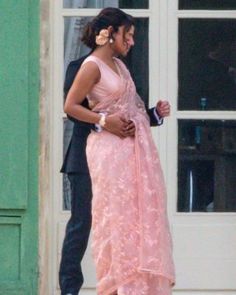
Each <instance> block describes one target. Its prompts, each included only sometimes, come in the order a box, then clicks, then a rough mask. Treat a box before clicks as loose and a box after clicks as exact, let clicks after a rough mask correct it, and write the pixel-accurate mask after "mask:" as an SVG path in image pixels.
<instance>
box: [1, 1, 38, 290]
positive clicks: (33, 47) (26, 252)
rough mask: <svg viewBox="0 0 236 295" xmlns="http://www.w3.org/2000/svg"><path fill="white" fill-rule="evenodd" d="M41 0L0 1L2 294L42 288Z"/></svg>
mask: <svg viewBox="0 0 236 295" xmlns="http://www.w3.org/2000/svg"><path fill="white" fill-rule="evenodd" d="M38 2H39V1H28V0H22V1H15V0H14V1H13V0H8V1H0V35H1V42H0V143H1V148H0V261H1V263H0V274H1V275H0V294H6V295H16V294H17V295H29V294H31V295H32V294H37V293H38V290H37V280H38V189H37V187H38V179H37V177H38V133H39V132H38V112H39V109H38V96H39V65H38V63H39V6H38V5H39V3H38Z"/></svg>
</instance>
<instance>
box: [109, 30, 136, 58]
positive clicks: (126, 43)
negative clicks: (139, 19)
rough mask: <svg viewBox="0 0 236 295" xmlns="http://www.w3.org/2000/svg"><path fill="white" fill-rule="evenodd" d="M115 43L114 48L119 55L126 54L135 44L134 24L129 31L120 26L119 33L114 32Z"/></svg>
mask: <svg viewBox="0 0 236 295" xmlns="http://www.w3.org/2000/svg"><path fill="white" fill-rule="evenodd" d="M113 37H114V43H113V49H114V50H115V51H116V53H117V55H122V56H126V55H127V54H128V52H129V50H130V48H131V47H132V46H134V26H131V27H130V29H129V30H128V31H126V30H125V27H124V26H121V27H119V30H118V32H117V33H114V34H113Z"/></svg>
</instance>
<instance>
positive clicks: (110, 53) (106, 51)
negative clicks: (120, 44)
mask: <svg viewBox="0 0 236 295" xmlns="http://www.w3.org/2000/svg"><path fill="white" fill-rule="evenodd" d="M107 45H108V46H107ZM107 45H106V46H103V47H98V48H96V49H95V50H94V52H93V55H95V56H97V57H99V58H100V59H102V60H104V61H108V62H109V61H112V59H113V57H115V56H116V55H115V53H114V50H112V49H111V48H110V46H109V44H107Z"/></svg>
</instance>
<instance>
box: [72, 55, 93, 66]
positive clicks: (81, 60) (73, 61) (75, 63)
mask: <svg viewBox="0 0 236 295" xmlns="http://www.w3.org/2000/svg"><path fill="white" fill-rule="evenodd" d="M88 56H89V54H87V55H84V56H82V57H80V58H78V59H76V60H72V61H71V62H70V63H69V65H68V68H69V67H70V68H72V67H73V68H75V67H80V66H81V64H82V63H83V61H84V60H85V59H86V58H87V57H88Z"/></svg>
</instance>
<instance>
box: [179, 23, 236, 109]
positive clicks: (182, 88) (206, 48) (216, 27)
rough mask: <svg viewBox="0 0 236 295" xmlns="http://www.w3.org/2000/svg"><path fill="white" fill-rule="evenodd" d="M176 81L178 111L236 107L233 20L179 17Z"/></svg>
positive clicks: (234, 24) (235, 37) (234, 25)
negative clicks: (177, 86)
mask: <svg viewBox="0 0 236 295" xmlns="http://www.w3.org/2000/svg"><path fill="white" fill-rule="evenodd" d="M178 80H179V90H178V107H179V109H180V110H202V109H206V110H236V21H235V20H215V19H213V20H212V19H211V20H209V19H194V20H193V19H182V20H180V22H179V70H178ZM203 102H204V103H203Z"/></svg>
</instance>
